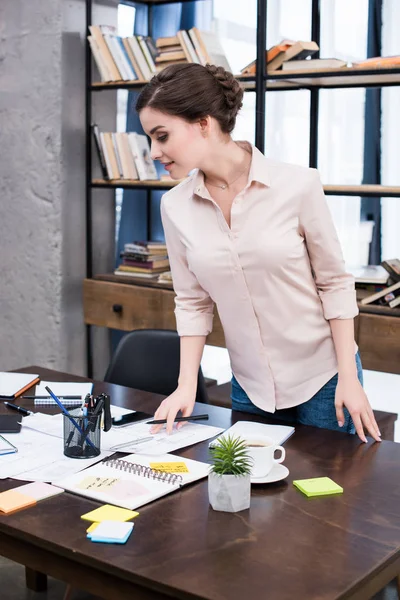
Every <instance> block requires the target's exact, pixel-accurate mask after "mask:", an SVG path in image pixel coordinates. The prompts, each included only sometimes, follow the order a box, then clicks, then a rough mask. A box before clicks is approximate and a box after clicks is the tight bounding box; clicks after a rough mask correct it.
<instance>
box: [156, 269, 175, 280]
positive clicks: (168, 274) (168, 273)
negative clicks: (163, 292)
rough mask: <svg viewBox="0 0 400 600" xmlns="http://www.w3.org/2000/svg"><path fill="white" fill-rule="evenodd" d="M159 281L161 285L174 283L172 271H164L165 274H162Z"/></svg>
mask: <svg viewBox="0 0 400 600" xmlns="http://www.w3.org/2000/svg"><path fill="white" fill-rule="evenodd" d="M157 281H158V282H159V283H172V273H171V271H164V273H160V274H159V276H158V279H157Z"/></svg>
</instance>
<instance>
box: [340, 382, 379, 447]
mask: <svg viewBox="0 0 400 600" xmlns="http://www.w3.org/2000/svg"><path fill="white" fill-rule="evenodd" d="M344 406H345V407H346V408H347V410H348V411H349V413H350V416H351V418H352V420H353V423H354V426H355V428H356V432H357V435H358V437H359V438H360V440H361V441H363V442H367V438H366V437H365V433H364V427H365V428H366V430H367V431H368V432H369V434H370V435H371V437H373V438H374V440H375V441H376V442H380V441H381V433H380V431H379V427H378V425H377V423H376V420H375V417H374V413H373V411H372V408H371V405H370V403H369V401H368V398H367V396H366V394H365V392H364V390H363V387H362V385H361V383H360V382H359V380H358V378H357V377H354V376H350V377H342V378H341V377H340V375H339V380H338V384H337V387H336V394H335V408H336V417H337V420H338V424H339V426H340V427H343V425H344V422H345V417H344V413H343V407H344Z"/></svg>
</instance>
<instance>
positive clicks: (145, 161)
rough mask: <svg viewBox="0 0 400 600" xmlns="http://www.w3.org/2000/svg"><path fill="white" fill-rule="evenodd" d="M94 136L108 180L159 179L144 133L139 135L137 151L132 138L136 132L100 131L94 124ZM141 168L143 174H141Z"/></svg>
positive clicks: (103, 170)
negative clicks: (131, 140)
mask: <svg viewBox="0 0 400 600" xmlns="http://www.w3.org/2000/svg"><path fill="white" fill-rule="evenodd" d="M92 131H93V137H94V140H95V146H96V150H97V155H98V157H99V162H100V166H101V170H102V173H103V177H104V178H105V179H107V180H119V179H121V180H127V181H135V180H136V181H137V180H139V178H140V179H141V180H143V179H153V180H154V179H158V175H157V171H156V169H155V166H154V162H153V160H152V158H151V156H150V147H149V145H148V142H147V138H146V136H144V135H138V136H137V137H138V138H139V142H138V145H137V148H136V146H135V153H134V152H133V151H132V143H131V142H130V138H131V137H132V136H135V135H136V134H133V133H127V132H113V133H110V132H100V131H99V128H98V126H97V125H93V126H92ZM139 169H140V173H141V176H139Z"/></svg>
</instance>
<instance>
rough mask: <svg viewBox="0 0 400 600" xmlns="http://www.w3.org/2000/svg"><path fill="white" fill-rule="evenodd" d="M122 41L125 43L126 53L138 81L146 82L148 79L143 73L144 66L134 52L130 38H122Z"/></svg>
mask: <svg viewBox="0 0 400 600" xmlns="http://www.w3.org/2000/svg"><path fill="white" fill-rule="evenodd" d="M121 40H122V43H123V45H124V48H125V51H126V54H127V56H128V59H129V61H130V63H131V65H132V67H133V69H134V71H135V73H136V75H137V81H138V82H139V81H140V82H145V81H146V77H145V76H144V74H143V71H142V68H141V67H140V64H139V60H138V58H137V57H136V56H135V54H134V53H133V50H132V47H131V44H130V42H129V38H121Z"/></svg>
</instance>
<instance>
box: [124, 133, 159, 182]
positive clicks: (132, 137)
mask: <svg viewBox="0 0 400 600" xmlns="http://www.w3.org/2000/svg"><path fill="white" fill-rule="evenodd" d="M128 139H129V144H130V148H131V151H132V154H133V158H134V161H135V165H136V169H137V172H138V175H139V179H140V181H151V180H155V179H158V174H157V171H156V167H155V165H154V161H153V159H152V158H151V156H150V146H149V142H148V140H147V137H146V136H145V135H141V134H139V133H134V132H129V133H128Z"/></svg>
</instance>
